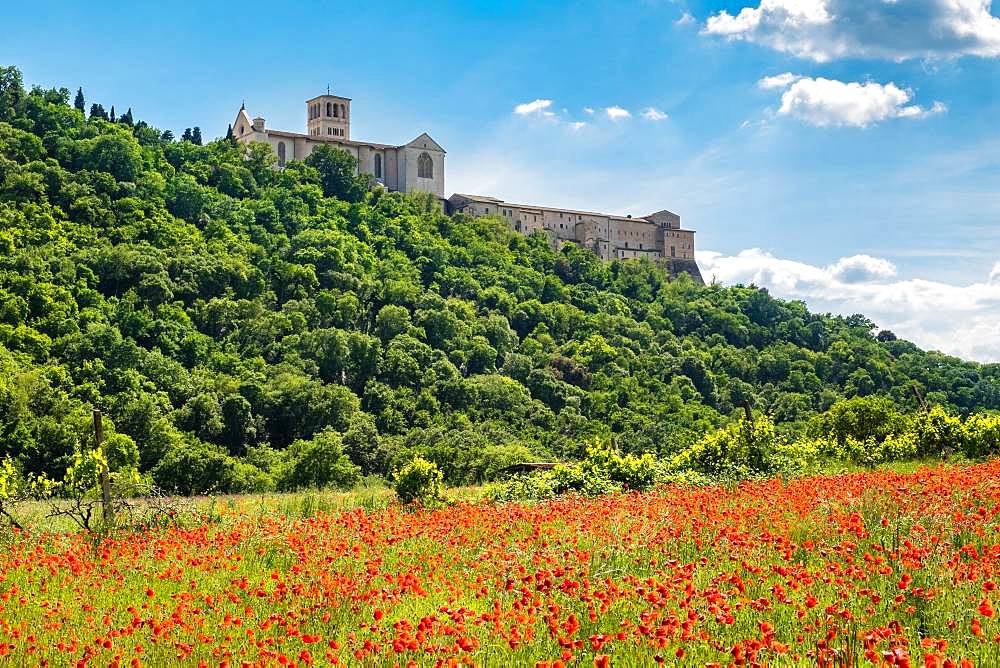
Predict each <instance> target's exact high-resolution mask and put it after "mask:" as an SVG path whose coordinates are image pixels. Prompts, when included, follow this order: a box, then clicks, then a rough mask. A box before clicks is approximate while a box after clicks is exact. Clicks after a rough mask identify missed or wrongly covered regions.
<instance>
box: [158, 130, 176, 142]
mask: <svg viewBox="0 0 1000 668" xmlns="http://www.w3.org/2000/svg"><path fill="white" fill-rule="evenodd" d="M160 139H162V140H163V141H173V140H174V133H173V132H171V131H170V130H164V131H163V134H161V135H160Z"/></svg>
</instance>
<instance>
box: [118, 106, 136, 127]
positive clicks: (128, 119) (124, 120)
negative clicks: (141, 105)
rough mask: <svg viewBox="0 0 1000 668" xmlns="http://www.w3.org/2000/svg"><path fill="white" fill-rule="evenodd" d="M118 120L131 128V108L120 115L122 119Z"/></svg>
mask: <svg viewBox="0 0 1000 668" xmlns="http://www.w3.org/2000/svg"><path fill="white" fill-rule="evenodd" d="M120 120H121V122H122V123H124V124H125V125H127V126H129V127H132V125H133V121H132V107H129V108H128V111H126V112H125V113H124V114H122V117H121V119H120Z"/></svg>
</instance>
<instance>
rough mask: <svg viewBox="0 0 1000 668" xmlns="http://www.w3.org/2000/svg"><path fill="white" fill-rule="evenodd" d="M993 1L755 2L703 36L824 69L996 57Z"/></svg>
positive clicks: (716, 19)
mask: <svg viewBox="0 0 1000 668" xmlns="http://www.w3.org/2000/svg"><path fill="white" fill-rule="evenodd" d="M991 6H992V0H759V4H758V5H757V6H756V7H744V8H743V9H741V10H740V11H739V12H738V13H737V14H735V15H733V14H730V13H729V12H726V11H721V12H719V13H718V14H716V15H715V16H712V17H710V18H709V19H708V21H707V22H706V23H705V28H704V30H703V32H705V33H707V34H710V35H719V36H722V37H725V38H727V39H730V40H745V41H748V42H755V43H758V44H762V45H764V46H767V47H770V48H772V49H776V50H778V51H782V52H785V53H791V54H794V55H796V56H799V57H801V58H809V59H811V60H814V61H817V62H826V61H830V60H834V59H837V58H886V59H890V60H897V61H899V60H907V59H910V58H956V57H959V56H965V55H972V56H983V57H997V56H1000V18H997V17H996V16H993V14H992V13H991V12H990V10H991Z"/></svg>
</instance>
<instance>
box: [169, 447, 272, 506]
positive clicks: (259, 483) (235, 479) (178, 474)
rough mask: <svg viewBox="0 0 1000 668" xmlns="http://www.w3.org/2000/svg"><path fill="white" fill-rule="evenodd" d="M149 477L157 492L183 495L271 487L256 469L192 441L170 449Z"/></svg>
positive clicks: (214, 448)
mask: <svg viewBox="0 0 1000 668" xmlns="http://www.w3.org/2000/svg"><path fill="white" fill-rule="evenodd" d="M152 475H153V481H154V482H155V483H156V485H157V486H158V487H159V488H160V489H162V490H164V491H165V492H169V493H171V494H181V495H184V496H193V495H195V494H233V493H240V492H260V491H269V489H270V488H271V487H273V484H271V485H269V483H268V481H269V478H268V477H267V476H266V475H263V472H262V471H261V470H260V469H258V468H257V467H256V466H253V465H251V464H247V463H245V462H241V461H240V460H238V459H236V458H235V457H231V456H229V454H228V453H227V452H226V451H225V450H223V449H222V448H219V447H218V446H214V445H208V444H207V443H202V442H201V441H195V440H191V441H188V442H185V443H182V444H180V445H176V446H173V447H171V448H170V449H169V450H168V451H167V452H166V453H165V454H164V456H163V458H162V459H161V460H160V462H159V464H157V465H156V467H155V468H154V469H153V471H152Z"/></svg>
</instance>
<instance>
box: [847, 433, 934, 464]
mask: <svg viewBox="0 0 1000 668" xmlns="http://www.w3.org/2000/svg"><path fill="white" fill-rule="evenodd" d="M836 454H837V455H838V456H839V457H840V458H841V459H844V460H847V461H849V462H853V463H855V464H860V465H862V466H877V465H879V464H885V463H888V462H897V461H903V460H906V459H913V458H914V457H916V456H917V439H916V435H915V434H914V433H913V432H912V431H905V432H902V433H900V434H889V435H887V436H886V437H885V439H884V440H882V441H877V440H875V437H874V436H870V437H868V438H867V439H866V440H864V441H859V440H857V439H856V438H853V437H851V436H848V437H847V440H846V441H845V443H844V444H843V445H842V446H840V447H837V448H836Z"/></svg>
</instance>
